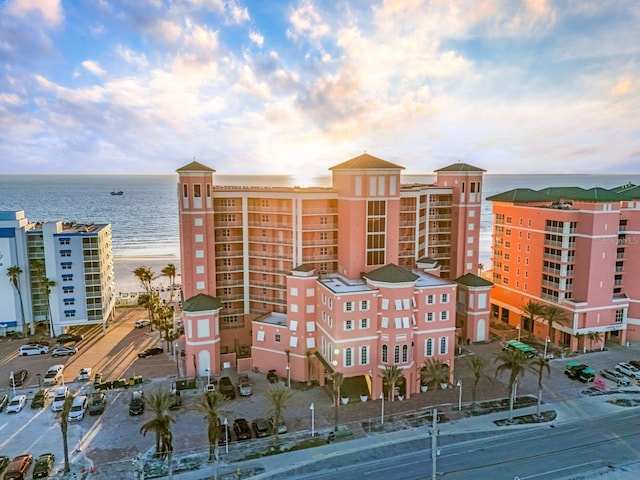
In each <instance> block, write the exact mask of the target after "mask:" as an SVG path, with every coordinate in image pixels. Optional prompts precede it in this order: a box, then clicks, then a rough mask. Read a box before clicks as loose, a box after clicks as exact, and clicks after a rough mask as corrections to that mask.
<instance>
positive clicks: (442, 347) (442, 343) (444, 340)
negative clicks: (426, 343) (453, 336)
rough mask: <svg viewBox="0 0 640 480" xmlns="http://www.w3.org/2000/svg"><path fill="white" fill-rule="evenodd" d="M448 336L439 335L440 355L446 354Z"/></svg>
mask: <svg viewBox="0 0 640 480" xmlns="http://www.w3.org/2000/svg"><path fill="white" fill-rule="evenodd" d="M447 340H448V338H447V337H440V355H446V354H447V350H448V349H447V344H448V341H447Z"/></svg>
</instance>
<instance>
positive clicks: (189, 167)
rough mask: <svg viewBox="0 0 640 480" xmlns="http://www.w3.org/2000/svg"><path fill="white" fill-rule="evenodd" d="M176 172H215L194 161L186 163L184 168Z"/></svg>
mask: <svg viewBox="0 0 640 480" xmlns="http://www.w3.org/2000/svg"><path fill="white" fill-rule="evenodd" d="M176 172H178V173H180V172H215V170H214V169H213V168H211V167H207V166H206V165H203V164H202V163H200V162H196V161H195V160H194V161H193V162H191V163H187V164H186V165H185V166H184V167H180V168H179V169H177V170H176Z"/></svg>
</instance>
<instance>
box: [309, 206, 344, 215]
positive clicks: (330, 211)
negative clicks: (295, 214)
mask: <svg viewBox="0 0 640 480" xmlns="http://www.w3.org/2000/svg"><path fill="white" fill-rule="evenodd" d="M337 213H338V209H337V208H303V209H302V215H337Z"/></svg>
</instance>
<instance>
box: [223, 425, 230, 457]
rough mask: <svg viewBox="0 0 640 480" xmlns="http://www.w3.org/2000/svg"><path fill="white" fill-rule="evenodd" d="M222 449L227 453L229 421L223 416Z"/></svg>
mask: <svg viewBox="0 0 640 480" xmlns="http://www.w3.org/2000/svg"><path fill="white" fill-rule="evenodd" d="M222 424H223V425H224V451H225V453H229V422H228V421H227V417H224V422H222Z"/></svg>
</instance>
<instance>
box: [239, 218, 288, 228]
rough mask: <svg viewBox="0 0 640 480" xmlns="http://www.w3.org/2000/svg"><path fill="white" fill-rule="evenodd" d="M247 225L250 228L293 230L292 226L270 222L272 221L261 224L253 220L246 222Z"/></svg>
mask: <svg viewBox="0 0 640 480" xmlns="http://www.w3.org/2000/svg"><path fill="white" fill-rule="evenodd" d="M247 225H249V226H250V227H259V228H281V229H286V230H291V229H292V228H293V225H292V224H291V223H279V222H272V221H268V222H261V221H255V220H253V221H249V222H247Z"/></svg>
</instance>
